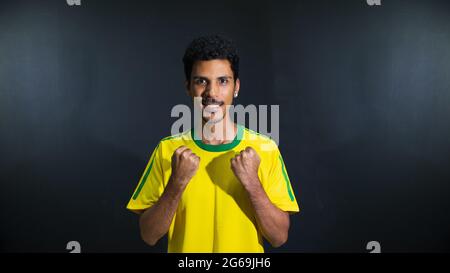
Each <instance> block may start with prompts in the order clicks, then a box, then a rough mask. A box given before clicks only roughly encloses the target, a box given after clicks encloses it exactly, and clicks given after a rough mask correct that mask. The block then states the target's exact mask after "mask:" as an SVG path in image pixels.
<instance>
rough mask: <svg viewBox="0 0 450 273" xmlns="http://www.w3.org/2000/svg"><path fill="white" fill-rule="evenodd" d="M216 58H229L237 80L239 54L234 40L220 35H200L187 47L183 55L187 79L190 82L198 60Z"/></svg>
mask: <svg viewBox="0 0 450 273" xmlns="http://www.w3.org/2000/svg"><path fill="white" fill-rule="evenodd" d="M214 59H222V60H225V59H226V60H228V61H229V62H230V64H231V70H232V71H233V74H234V81H236V79H237V78H238V77H239V55H238V53H237V50H236V47H235V45H234V43H233V41H232V40H231V39H228V38H225V37H223V36H219V35H209V36H203V37H198V38H196V39H194V40H193V41H192V42H191V43H190V44H189V46H188V47H187V48H186V52H185V53H184V57H183V64H184V74H185V76H186V80H187V81H188V82H190V79H191V73H192V66H193V65H194V63H195V62H196V61H207V60H214Z"/></svg>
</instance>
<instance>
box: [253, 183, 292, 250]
mask: <svg viewBox="0 0 450 273" xmlns="http://www.w3.org/2000/svg"><path fill="white" fill-rule="evenodd" d="M257 182H258V183H256V182H255V183H251V185H252V186H249V188H248V189H247V193H248V196H249V198H250V202H251V204H252V206H253V208H254V210H255V216H256V221H257V224H258V226H259V228H260V230H261V232H262V234H263V236H264V237H265V238H266V239H267V240H268V241H269V242H270V244H271V245H272V246H274V247H279V246H281V245H282V244H284V243H285V242H286V241H287V238H288V231H289V214H288V213H287V212H285V211H282V210H280V209H279V208H277V207H276V206H275V205H274V204H273V203H272V202H271V201H270V199H269V197H268V196H267V194H266V192H265V191H264V189H263V187H262V186H261V182H260V181H259V179H258V181H257Z"/></svg>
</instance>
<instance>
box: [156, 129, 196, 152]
mask: <svg viewBox="0 0 450 273" xmlns="http://www.w3.org/2000/svg"><path fill="white" fill-rule="evenodd" d="M190 132H191V131H190V130H188V131H185V132H183V133H179V134H175V135H170V136H166V137H163V138H162V139H161V140H160V141H159V142H158V147H157V149H158V150H160V151H167V152H170V151H174V150H176V149H177V148H178V147H180V146H181V145H188V144H189V143H190V142H192V137H191V133H190Z"/></svg>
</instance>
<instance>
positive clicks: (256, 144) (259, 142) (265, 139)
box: [242, 126, 278, 152]
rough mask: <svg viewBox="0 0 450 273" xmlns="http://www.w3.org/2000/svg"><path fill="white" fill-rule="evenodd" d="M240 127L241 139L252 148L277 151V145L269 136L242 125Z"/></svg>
mask: <svg viewBox="0 0 450 273" xmlns="http://www.w3.org/2000/svg"><path fill="white" fill-rule="evenodd" d="M242 128H243V131H244V134H243V140H244V141H245V142H246V143H247V144H249V145H250V146H252V147H253V148H257V150H259V151H264V152H278V145H277V143H276V142H275V141H274V140H273V139H272V138H271V137H269V136H267V135H265V134H261V133H258V132H256V131H254V130H251V129H248V128H246V127H243V126H242Z"/></svg>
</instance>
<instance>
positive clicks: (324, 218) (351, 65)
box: [0, 0, 450, 252]
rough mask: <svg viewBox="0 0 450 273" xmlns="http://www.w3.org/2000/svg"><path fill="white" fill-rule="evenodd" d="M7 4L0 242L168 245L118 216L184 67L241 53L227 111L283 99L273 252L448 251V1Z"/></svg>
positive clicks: (57, 0)
mask: <svg viewBox="0 0 450 273" xmlns="http://www.w3.org/2000/svg"><path fill="white" fill-rule="evenodd" d="M381 3H382V5H381V6H369V5H367V3H366V1H364V0H352V1H317V0H314V1H313V0H311V1H252V2H250V1H170V0H167V1H124V0H122V1H106V0H105V1H100V0H97V1H94V0H82V1H81V6H68V5H67V4H66V1H64V0H53V1H31V0H30V1H13V0H11V1H0V130H1V134H0V181H1V184H0V185H1V186H0V202H1V203H0V221H1V222H0V223H1V224H0V250H1V251H7V252H67V250H66V249H65V248H66V244H67V242H69V241H72V240H75V241H79V242H80V244H81V248H82V252H141V251H142V252H153V251H155V252H165V251H166V240H161V241H160V242H159V243H158V244H157V246H156V247H153V248H151V247H149V246H147V245H145V243H144V242H142V241H141V239H140V237H139V231H138V218H137V216H136V215H134V214H132V213H130V212H128V211H127V210H126V209H125V206H126V203H127V202H128V199H129V198H130V196H131V194H132V192H133V190H134V188H135V186H136V185H137V183H138V180H139V178H140V176H141V174H142V172H143V169H144V167H145V165H146V164H147V161H148V159H149V157H150V153H151V152H152V150H153V149H154V147H155V145H156V144H157V143H158V141H159V139H161V138H162V137H165V136H167V135H169V134H170V127H171V124H172V123H173V122H174V121H175V120H176V119H174V118H171V117H170V110H171V108H172V107H173V106H174V105H176V104H189V103H190V100H189V97H188V96H187V95H186V93H185V90H184V86H183V82H184V75H183V67H182V62H181V58H182V55H183V53H184V49H185V47H186V45H187V44H188V43H189V42H190V41H191V40H192V39H193V38H194V37H197V36H200V35H204V34H209V33H219V34H224V35H226V36H229V37H231V38H233V39H234V40H235V42H236V44H237V45H238V48H239V51H240V55H241V72H240V76H241V92H240V96H239V98H238V100H237V103H240V104H243V105H247V104H255V105H259V104H268V105H272V104H279V105H280V110H281V113H280V119H281V124H280V150H281V152H282V154H283V156H284V159H285V163H286V166H287V170H288V172H289V176H290V179H291V182H292V186H293V188H294V191H295V193H296V196H297V199H298V201H299V204H300V207H301V209H302V212H301V213H300V214H297V215H295V216H292V217H291V229H290V237H289V241H288V242H287V244H285V245H284V246H283V247H281V248H278V249H273V248H271V247H269V246H267V248H266V251H268V252H368V251H367V250H366V249H365V247H366V244H367V242H369V241H372V240H375V241H379V242H380V243H381V250H382V252H400V251H401V252H438V251H448V250H449V249H450V246H449V245H450V234H449V230H450V215H449V210H450V198H449V197H450V185H449V182H450V171H449V167H450V125H449V117H450V109H449V108H450V79H449V76H450V3H449V2H448V1H438V0H436V1H425V0H423V1H415V0H414V1H413V0H409V1H406V0H405V1H400V0H390V1H388V0H382V2H381Z"/></svg>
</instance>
